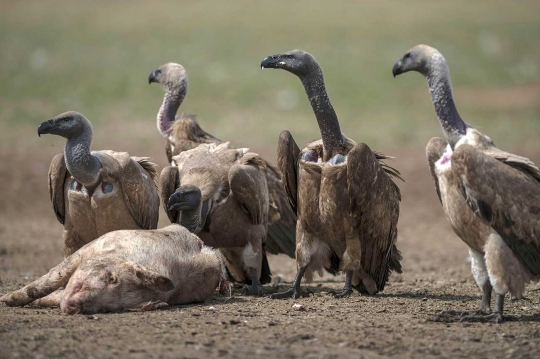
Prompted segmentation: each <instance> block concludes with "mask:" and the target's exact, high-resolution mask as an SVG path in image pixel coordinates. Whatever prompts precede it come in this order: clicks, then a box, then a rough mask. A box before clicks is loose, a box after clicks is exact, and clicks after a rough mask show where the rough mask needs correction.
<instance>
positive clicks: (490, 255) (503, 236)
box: [392, 45, 540, 321]
mask: <svg viewBox="0 0 540 359" xmlns="http://www.w3.org/2000/svg"><path fill="white" fill-rule="evenodd" d="M408 71H417V72H419V73H421V74H422V75H424V76H425V78H426V80H427V83H428V86H429V91H430V93H431V100H432V102H433V105H434V106H435V111H436V113H437V117H438V118H439V121H440V123H441V126H442V129H443V133H444V135H445V139H441V138H432V139H431V140H430V141H429V143H428V145H427V147H426V155H427V159H428V163H429V167H430V171H431V175H432V176H433V180H434V181H435V189H436V191H437V194H438V195H439V199H440V200H441V203H442V205H443V209H444V212H445V214H446V218H447V219H448V221H449V222H450V224H451V226H452V228H453V229H454V231H455V232H456V234H457V235H458V236H459V237H460V238H461V239H462V240H463V241H464V242H465V243H466V244H467V245H468V246H469V253H470V256H471V259H472V261H471V271H472V274H473V276H474V279H475V281H476V283H477V285H478V287H480V289H481V290H482V293H483V294H482V302H481V305H480V308H479V310H478V311H476V312H475V313H473V315H471V318H475V319H486V320H491V319H494V320H496V321H502V320H503V303H504V296H505V295H506V294H507V293H508V292H510V293H511V294H512V295H513V296H515V297H516V298H521V297H522V294H523V290H524V288H525V284H527V283H528V282H529V281H530V280H538V279H539V278H540V217H539V215H540V205H539V203H540V170H539V169H538V167H536V166H535V165H534V163H533V162H531V161H530V160H529V159H527V158H524V157H520V156H517V155H514V154H511V153H508V152H504V151H502V150H500V149H498V148H497V147H496V146H495V144H494V143H493V141H492V140H491V138H489V137H488V136H486V135H484V134H482V133H481V132H480V131H478V130H476V129H475V128H473V127H471V126H469V125H468V124H466V123H465V122H464V121H463V120H462V119H461V117H460V115H459V113H458V111H457V109H456V106H455V104H454V99H453V95H452V84H451V82H450V73H449V70H448V65H447V63H446V60H445V59H444V57H443V56H442V55H441V53H440V52H439V51H437V50H436V49H434V48H432V47H429V46H427V45H418V46H416V47H413V48H412V49H411V50H409V51H408V52H407V53H406V54H405V55H404V56H403V57H402V58H401V59H400V60H398V61H397V62H396V63H395V65H394V67H393V69H392V72H393V75H394V77H395V76H397V75H399V74H402V73H405V72H408ZM492 290H495V293H496V295H497V296H496V298H495V311H494V313H492V314H490V315H488V314H489V313H490V312H491V307H490V306H491V293H492ZM447 314H458V315H460V316H461V315H464V314H465V313H464V312H454V311H449V312H448V313H447Z"/></svg>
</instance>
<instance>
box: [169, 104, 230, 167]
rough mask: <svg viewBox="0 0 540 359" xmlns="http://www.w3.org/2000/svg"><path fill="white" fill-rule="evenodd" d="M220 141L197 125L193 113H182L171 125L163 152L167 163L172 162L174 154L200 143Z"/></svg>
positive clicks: (217, 142)
mask: <svg viewBox="0 0 540 359" xmlns="http://www.w3.org/2000/svg"><path fill="white" fill-rule="evenodd" d="M221 142H222V141H221V140H219V139H217V138H215V137H214V136H212V135H211V134H209V133H208V132H206V131H204V130H203V129H202V128H201V127H200V126H199V124H198V123H197V120H196V116H195V115H191V114H184V113H183V114H181V115H180V116H178V117H177V118H176V120H175V121H174V122H173V124H172V126H171V136H170V139H169V140H168V141H167V145H166V147H165V152H166V154H167V159H168V160H169V163H172V162H171V161H173V157H174V156H177V155H179V154H180V153H181V152H184V151H189V150H191V149H193V148H195V147H197V146H198V145H200V144H201V143H216V144H219V143H221Z"/></svg>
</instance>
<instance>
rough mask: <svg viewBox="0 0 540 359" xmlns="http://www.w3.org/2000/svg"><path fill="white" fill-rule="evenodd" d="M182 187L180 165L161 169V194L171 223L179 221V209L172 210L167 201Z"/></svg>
mask: <svg viewBox="0 0 540 359" xmlns="http://www.w3.org/2000/svg"><path fill="white" fill-rule="evenodd" d="M178 187H180V179H179V176H178V167H176V166H167V167H165V168H164V169H163V170H162V171H161V175H160V176H159V194H160V196H161V201H162V205H163V209H164V210H165V213H167V217H169V220H170V221H171V223H178V214H179V213H178V211H170V210H169V208H168V206H167V203H168V202H169V197H170V196H171V195H172V194H173V193H174V191H176V189H177V188H178Z"/></svg>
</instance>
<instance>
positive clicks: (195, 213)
mask: <svg viewBox="0 0 540 359" xmlns="http://www.w3.org/2000/svg"><path fill="white" fill-rule="evenodd" d="M245 151H247V149H235V148H230V146H229V142H225V143H222V144H219V145H216V144H201V145H199V146H198V147H196V148H194V149H191V150H189V151H184V152H182V153H180V154H179V155H178V156H174V157H173V159H174V160H175V161H176V163H177V164H178V182H179V183H180V184H181V185H180V186H179V187H178V188H177V189H176V191H175V192H174V193H173V194H172V195H171V196H170V197H169V200H168V202H167V207H168V209H169V211H178V212H179V214H180V216H179V223H180V224H181V225H182V226H184V227H186V228H187V229H189V230H190V231H191V232H193V233H198V232H200V231H201V230H202V229H203V228H204V226H205V224H206V221H207V217H208V215H209V213H210V212H211V211H212V208H214V206H216V205H219V204H222V203H224V202H225V201H226V200H227V197H228V196H229V194H230V187H229V180H228V173H229V169H230V168H231V166H232V165H234V164H235V163H236V161H237V159H238V158H241V157H242V155H243V154H244V152H245Z"/></svg>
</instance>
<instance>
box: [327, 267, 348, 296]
mask: <svg viewBox="0 0 540 359" xmlns="http://www.w3.org/2000/svg"><path fill="white" fill-rule="evenodd" d="M352 274H353V272H352V271H347V273H346V274H345V286H344V287H343V289H342V290H331V291H330V292H328V294H332V295H333V296H334V298H347V297H350V296H351V294H352V293H353V290H352Z"/></svg>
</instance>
